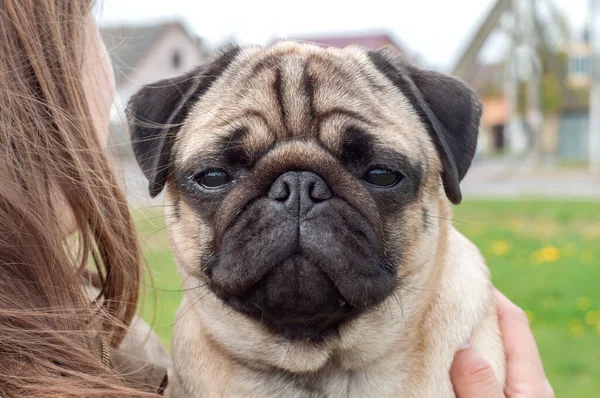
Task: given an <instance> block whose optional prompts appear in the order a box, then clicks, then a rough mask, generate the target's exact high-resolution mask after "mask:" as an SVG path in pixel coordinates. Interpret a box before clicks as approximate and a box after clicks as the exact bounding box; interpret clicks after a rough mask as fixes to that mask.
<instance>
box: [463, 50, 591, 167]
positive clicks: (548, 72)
mask: <svg viewBox="0 0 600 398" xmlns="http://www.w3.org/2000/svg"><path fill="white" fill-rule="evenodd" d="M589 54H590V49H589V45H588V44H587V42H586V41H585V40H584V41H581V42H574V43H571V44H570V45H569V46H568V48H567V52H566V53H548V52H543V51H541V52H540V56H541V59H542V64H543V71H544V74H543V76H542V78H541V81H540V83H541V108H542V112H543V114H544V123H543V126H542V129H541V131H540V136H539V150H540V153H541V155H542V156H543V157H544V158H545V159H546V160H549V161H556V160H558V161H569V162H571V161H574V162H585V161H586V160H587V156H588V150H587V145H588V113H589V87H588V85H589V64H590V63H589ZM505 73H506V71H505V65H504V63H498V64H487V65H481V64H480V65H478V67H477V68H476V69H475V70H474V73H473V75H472V77H470V78H469V79H468V81H467V83H468V84H469V85H470V86H471V87H472V88H473V89H474V90H475V91H476V92H477V93H478V95H479V96H480V98H481V100H482V102H483V105H484V109H483V115H482V122H481V135H480V141H481V146H482V148H481V150H482V152H483V153H484V154H488V155H489V154H493V153H502V152H507V151H509V150H510V148H508V143H507V141H508V140H507V137H506V135H505V131H506V130H507V127H508V126H507V124H508V123H509V117H510V115H509V112H510V110H509V106H508V102H507V101H506V98H505V96H504V87H503V85H504V76H505ZM521 91H522V92H521V95H524V92H525V87H521ZM520 102H521V103H520V104H519V105H520V106H519V107H518V108H517V112H518V114H519V116H520V115H522V114H523V112H524V109H523V101H522V100H521V101H520ZM519 119H520V117H519ZM518 123H521V122H518ZM517 127H518V126H517ZM521 128H523V129H524V128H526V127H525V126H524V125H523V124H522V123H521Z"/></svg>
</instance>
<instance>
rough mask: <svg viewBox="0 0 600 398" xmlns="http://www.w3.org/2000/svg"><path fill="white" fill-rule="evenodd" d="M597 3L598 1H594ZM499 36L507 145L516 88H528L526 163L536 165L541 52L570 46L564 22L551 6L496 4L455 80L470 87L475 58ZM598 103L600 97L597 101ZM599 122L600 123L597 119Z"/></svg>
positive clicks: (542, 1) (546, 1) (520, 0)
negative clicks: (504, 43)
mask: <svg viewBox="0 0 600 398" xmlns="http://www.w3.org/2000/svg"><path fill="white" fill-rule="evenodd" d="M592 1H600V0H592ZM498 30H501V31H503V32H504V33H505V35H506V36H507V37H508V38H509V48H508V51H507V53H506V54H505V57H504V59H505V65H506V73H505V84H504V91H505V98H506V101H507V109H508V115H509V121H508V122H509V123H508V134H509V141H510V139H511V136H512V139H515V132H514V131H511V128H512V127H514V126H515V125H516V124H515V120H516V111H517V109H518V105H519V85H520V83H526V85H527V95H526V100H527V104H526V107H525V109H526V114H525V120H524V122H525V123H524V126H525V129H526V131H527V137H528V143H527V145H526V147H527V149H528V150H529V155H530V158H531V159H532V160H533V161H536V159H537V154H538V151H539V142H538V137H539V132H540V129H541V127H542V124H543V118H542V112H541V109H540V77H541V74H542V70H541V62H540V57H539V50H540V49H544V50H550V51H556V50H558V49H561V48H562V47H563V46H564V45H565V44H566V42H567V41H568V40H569V32H568V28H567V24H566V22H565V20H564V19H563V18H562V15H561V13H560V12H558V10H557V8H556V7H555V5H554V3H553V2H552V0H497V1H496V2H495V3H494V5H493V7H492V8H491V9H490V11H489V13H488V15H487V16H486V18H485V19H484V20H483V22H482V23H481V25H480V26H479V28H478V29H477V31H476V33H475V35H474V36H473V38H472V40H471V41H470V42H469V44H468V45H467V46H466V48H465V50H464V52H463V53H462V55H461V56H460V57H459V60H458V62H457V63H456V66H455V68H454V70H453V74H454V75H455V76H457V77H458V78H460V79H463V80H465V81H467V82H468V81H469V78H470V77H471V76H472V75H473V71H474V68H476V67H477V60H478V57H479V54H480V52H481V50H482V48H483V46H484V45H485V43H486V42H487V40H488V39H489V37H490V36H491V35H492V33H494V32H496V31H498ZM599 98H600V97H599ZM599 121H600V118H599Z"/></svg>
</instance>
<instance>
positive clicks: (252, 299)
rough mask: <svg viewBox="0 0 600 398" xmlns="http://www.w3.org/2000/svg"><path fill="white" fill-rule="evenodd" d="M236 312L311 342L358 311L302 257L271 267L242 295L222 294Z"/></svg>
mask: <svg viewBox="0 0 600 398" xmlns="http://www.w3.org/2000/svg"><path fill="white" fill-rule="evenodd" d="M220 298H221V299H222V300H223V301H224V302H225V303H226V304H227V305H229V306H231V307H232V308H234V309H235V310H236V311H238V312H241V313H243V314H245V315H247V316H249V317H251V318H253V319H256V320H258V321H259V322H261V323H262V324H264V325H265V326H266V327H267V328H268V329H270V330H271V331H272V332H274V333H276V334H280V335H282V336H283V337H284V338H286V339H288V340H292V341H293V340H305V341H310V342H313V343H318V342H321V341H323V340H324V339H325V338H326V337H328V336H330V335H335V334H337V330H338V327H339V326H340V324H341V323H342V322H344V321H346V320H349V319H351V318H353V317H355V316H357V315H358V314H359V313H360V312H361V310H360V309H358V308H356V307H354V306H352V305H351V304H350V303H348V301H347V300H346V299H345V298H344V297H343V296H342V295H341V294H340V293H339V291H338V290H337V289H336V287H335V285H334V284H333V282H332V281H331V280H330V279H329V277H328V276H327V275H326V274H325V273H324V272H323V271H321V270H320V269H319V268H318V267H317V266H316V265H315V264H313V263H311V262H310V260H308V259H307V258H306V257H304V256H303V255H302V254H299V253H298V254H295V255H293V256H291V257H290V258H288V259H287V260H285V261H284V262H283V263H282V264H281V265H280V266H278V267H274V268H273V269H272V270H271V271H269V272H268V273H267V274H266V275H265V276H264V277H263V278H262V280H261V281H260V282H259V283H257V284H255V285H254V286H253V287H252V288H250V289H249V290H248V291H246V292H245V293H244V294H242V295H226V294H221V295H220Z"/></svg>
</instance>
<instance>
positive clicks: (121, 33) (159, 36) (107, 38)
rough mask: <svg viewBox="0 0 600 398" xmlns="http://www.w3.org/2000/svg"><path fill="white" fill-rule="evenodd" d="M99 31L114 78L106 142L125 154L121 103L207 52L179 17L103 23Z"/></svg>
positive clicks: (201, 58)
mask: <svg viewBox="0 0 600 398" xmlns="http://www.w3.org/2000/svg"><path fill="white" fill-rule="evenodd" d="M100 32H101V36H102V39H103V40H104V43H105V44H106V47H107V49H108V52H109V55H110V59H111V62H112V65H113V68H114V70H115V79H116V96H115V101H114V106H113V109H112V112H111V125H112V134H111V137H110V142H109V145H110V147H111V149H112V150H113V153H115V154H117V155H128V154H129V143H128V135H127V131H126V130H127V129H126V126H125V117H124V107H125V106H126V105H127V101H129V98H130V97H131V96H132V95H133V94H134V93H135V92H137V91H138V90H139V89H140V88H141V87H142V86H144V85H146V84H148V83H152V82H155V81H157V80H161V79H166V78H170V77H174V76H177V75H180V74H182V73H184V72H185V71H187V70H189V69H191V68H192V67H194V66H196V65H198V64H200V63H201V62H202V61H203V60H204V59H206V57H207V56H208V55H209V52H208V50H207V49H206V47H205V45H204V43H203V42H202V40H201V39H200V38H199V37H198V36H196V35H194V34H193V33H192V32H191V31H190V30H188V29H187V28H186V27H185V25H184V24H183V23H181V22H179V21H168V22H161V23H155V24H147V25H116V26H105V27H102V28H101V29H100Z"/></svg>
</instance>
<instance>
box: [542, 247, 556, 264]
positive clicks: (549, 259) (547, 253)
mask: <svg viewBox="0 0 600 398" xmlns="http://www.w3.org/2000/svg"><path fill="white" fill-rule="evenodd" d="M539 253H540V257H541V259H542V261H543V262H545V263H553V262H555V261H558V259H559V258H560V252H559V251H558V249H557V248H556V247H554V246H547V247H544V248H543V249H541V250H540V251H539Z"/></svg>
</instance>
